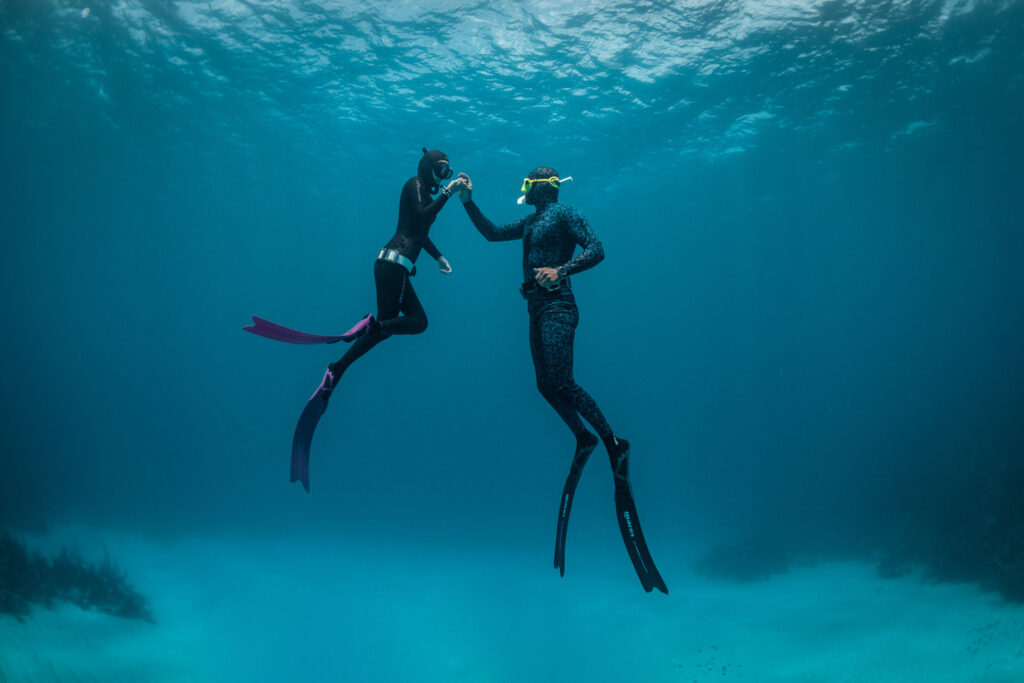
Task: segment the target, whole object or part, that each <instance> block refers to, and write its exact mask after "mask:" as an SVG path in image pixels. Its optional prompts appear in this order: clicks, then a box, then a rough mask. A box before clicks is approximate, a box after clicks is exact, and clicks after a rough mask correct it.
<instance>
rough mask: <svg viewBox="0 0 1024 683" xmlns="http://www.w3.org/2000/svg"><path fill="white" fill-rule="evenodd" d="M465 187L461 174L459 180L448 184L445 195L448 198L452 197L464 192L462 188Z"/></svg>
mask: <svg viewBox="0 0 1024 683" xmlns="http://www.w3.org/2000/svg"><path fill="white" fill-rule="evenodd" d="M464 186H465V181H464V180H463V179H462V176H461V174H460V175H459V177H458V178H456V179H455V180H453V181H451V182H450V183H448V185H447V186H446V187H445V188H444V193H445V194H446V195H447V196H449V197H451V196H452V195H453V194H455V193H456V192H462V188H463V187H464Z"/></svg>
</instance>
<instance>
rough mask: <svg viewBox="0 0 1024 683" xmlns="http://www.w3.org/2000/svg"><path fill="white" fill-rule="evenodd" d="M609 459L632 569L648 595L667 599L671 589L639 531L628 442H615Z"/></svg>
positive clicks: (616, 504)
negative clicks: (653, 593)
mask: <svg viewBox="0 0 1024 683" xmlns="http://www.w3.org/2000/svg"><path fill="white" fill-rule="evenodd" d="M608 457H609V458H610V459H611V464H612V471H613V472H614V474H615V516H616V517H617V518H618V520H619V531H620V532H621V533H622V540H623V542H625V544H626V551H627V552H628V553H629V559H630V560H632V561H633V568H634V569H636V574H637V576H638V577H640V583H641V584H643V587H644V590H645V591H647V592H648V593H650V592H651V590H653V589H655V588H657V589H658V590H660V591H661V592H662V593H665V594H666V595H667V594H668V586H666V585H665V581H664V580H663V579H662V578H661V574H659V573H658V568H657V567H655V566H654V559H653V558H652V557H651V551H650V550H648V548H647V541H645V540H644V533H643V531H642V530H641V529H640V517H639V516H638V515H637V512H636V502H634V500H633V487H632V486H631V485H630V483H629V442H628V441H626V440H625V439H615V445H614V452H612V451H611V450H610V451H609V453H608Z"/></svg>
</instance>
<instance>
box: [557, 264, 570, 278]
mask: <svg viewBox="0 0 1024 683" xmlns="http://www.w3.org/2000/svg"><path fill="white" fill-rule="evenodd" d="M556 270H557V271H558V277H559V279H561V278H564V277H568V275H569V272H568V271H567V270H566V269H565V266H558V268H557V269H556Z"/></svg>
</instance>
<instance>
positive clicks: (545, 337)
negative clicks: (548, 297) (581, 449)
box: [534, 302, 612, 439]
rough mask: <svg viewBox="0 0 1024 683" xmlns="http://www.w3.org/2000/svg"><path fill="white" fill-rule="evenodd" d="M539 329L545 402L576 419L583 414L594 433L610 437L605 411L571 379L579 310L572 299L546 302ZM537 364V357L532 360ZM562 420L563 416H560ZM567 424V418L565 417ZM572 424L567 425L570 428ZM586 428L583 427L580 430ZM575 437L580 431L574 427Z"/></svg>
mask: <svg viewBox="0 0 1024 683" xmlns="http://www.w3.org/2000/svg"><path fill="white" fill-rule="evenodd" d="M537 318H538V319H537V326H538V329H539V339H540V349H539V351H540V354H541V364H542V365H543V366H544V368H545V377H544V381H545V388H542V389H541V393H543V394H544V397H545V398H548V397H549V395H550V396H551V398H548V401H549V402H550V403H551V405H553V406H555V409H556V410H559V406H562V409H561V410H559V415H563V412H569V411H571V413H572V415H573V416H574V417H575V420H576V421H579V417H576V414H577V413H578V414H579V415H582V416H583V418H584V419H585V420H586V421H587V422H589V423H590V426H591V427H593V428H594V431H596V432H597V435H598V436H600V437H601V438H602V439H608V438H610V437H611V436H612V428H611V427H610V426H609V425H608V421H607V420H605V418H604V414H603V413H602V412H601V409H600V408H599V407H598V406H597V403H596V402H595V401H594V399H593V398H591V396H590V394H588V393H587V392H586V391H585V390H584V389H583V387H581V386H580V385H579V384H577V383H576V380H575V379H573V368H572V365H573V362H572V360H573V358H572V357H573V345H574V343H575V341H576V325H577V324H578V323H579V311H578V309H577V308H576V305H575V304H574V303H571V302H558V303H554V304H549V305H548V306H547V307H545V308H544V309H543V311H541V312H540V313H539V314H538V316H537ZM534 362H535V364H536V357H535V359H534ZM563 419H566V418H565V416H564V415H563ZM566 423H567V424H568V423H569V420H567V419H566ZM571 427H572V425H571V424H570V428H571ZM583 431H585V430H583ZM573 432H574V433H575V434H577V436H578V435H579V434H580V432H579V431H576V430H575V429H574V430H573Z"/></svg>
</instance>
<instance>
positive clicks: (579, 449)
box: [572, 431, 598, 463]
mask: <svg viewBox="0 0 1024 683" xmlns="http://www.w3.org/2000/svg"><path fill="white" fill-rule="evenodd" d="M597 443H598V438H597V437H596V436H594V435H593V434H591V433H590V432H587V431H585V432H583V433H582V434H580V435H578V436H577V437H576V453H575V454H573V458H572V459H573V462H574V463H575V462H577V461H579V460H583V461H586V459H587V458H588V457H590V454H591V453H593V452H594V449H595V448H597Z"/></svg>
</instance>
